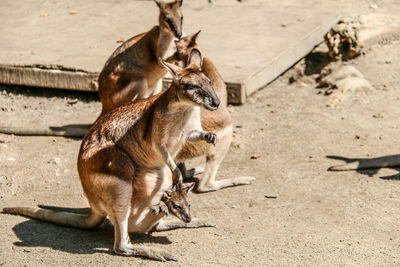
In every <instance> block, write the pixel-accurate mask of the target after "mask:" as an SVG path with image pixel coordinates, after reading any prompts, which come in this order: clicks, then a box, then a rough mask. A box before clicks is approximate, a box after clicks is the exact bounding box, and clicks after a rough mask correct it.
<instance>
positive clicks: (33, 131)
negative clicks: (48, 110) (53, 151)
mask: <svg viewBox="0 0 400 267" xmlns="http://www.w3.org/2000/svg"><path fill="white" fill-rule="evenodd" d="M90 126H91V125H89V124H82V125H66V126H61V127H49V128H47V129H46V128H44V129H37V128H29V127H11V126H0V133H4V134H15V135H29V136H65V137H83V136H85V134H86V133H87V131H88V130H89V128H90Z"/></svg>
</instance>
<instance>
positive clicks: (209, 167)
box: [175, 31, 255, 192]
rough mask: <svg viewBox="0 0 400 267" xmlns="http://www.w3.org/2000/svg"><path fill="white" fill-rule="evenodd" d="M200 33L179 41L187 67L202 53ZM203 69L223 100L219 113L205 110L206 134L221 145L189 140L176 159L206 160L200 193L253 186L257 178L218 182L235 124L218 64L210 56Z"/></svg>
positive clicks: (198, 189)
mask: <svg viewBox="0 0 400 267" xmlns="http://www.w3.org/2000/svg"><path fill="white" fill-rule="evenodd" d="M199 33H200V31H199V32H197V33H195V34H193V35H192V36H190V37H183V38H182V39H180V40H178V41H175V44H176V49H177V52H176V54H177V57H178V58H179V59H180V60H181V61H182V62H183V64H186V62H187V61H188V57H189V55H190V53H191V51H192V50H193V49H195V50H198V51H200V50H199V46H198V45H197V43H196V39H197V37H198V35H199ZM202 70H203V73H204V74H205V75H206V76H207V77H208V78H209V79H210V80H211V84H212V86H213V88H214V90H215V93H216V94H217V96H218V98H219V99H220V100H221V105H220V107H219V109H218V110H216V111H213V112H210V111H209V110H207V109H204V108H203V109H201V112H200V115H201V116H200V117H201V125H202V127H203V129H204V130H205V131H209V132H213V133H215V134H216V135H217V137H218V143H217V144H216V146H212V145H210V144H208V143H206V142H200V143H199V142H196V143H194V142H193V141H190V140H189V141H187V142H186V144H185V145H184V147H183V148H182V150H181V151H180V152H179V154H178V155H177V157H176V158H175V160H176V162H185V161H186V160H188V159H191V158H194V157H199V156H205V157H206V165H205V167H204V173H203V175H202V178H201V179H200V181H199V183H198V185H197V188H196V190H197V191H198V192H209V191H215V190H219V189H222V188H226V187H231V186H237V185H246V184H250V183H251V181H254V180H255V178H254V177H248V176H243V177H235V178H230V179H224V180H219V181H216V180H215V177H216V175H217V171H218V168H219V166H220V164H221V162H222V160H223V159H224V157H225V155H226V153H227V151H228V150H229V147H230V144H231V139H232V122H231V116H230V114H229V112H228V109H227V92H226V85H225V82H224V81H223V79H222V77H221V75H220V74H219V73H218V71H217V69H216V68H215V66H214V64H213V63H212V62H211V61H210V60H209V59H208V58H206V57H204V58H203V62H202ZM180 167H181V169H182V171H183V172H184V175H185V176H193V175H195V174H198V173H201V172H202V171H203V170H202V168H195V169H194V170H192V171H191V173H189V172H186V170H185V167H184V164H180Z"/></svg>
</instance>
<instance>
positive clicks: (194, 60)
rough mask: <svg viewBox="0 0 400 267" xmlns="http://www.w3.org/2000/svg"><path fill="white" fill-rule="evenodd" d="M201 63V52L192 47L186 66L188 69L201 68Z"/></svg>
mask: <svg viewBox="0 0 400 267" xmlns="http://www.w3.org/2000/svg"><path fill="white" fill-rule="evenodd" d="M202 65H203V56H202V55H201V52H200V51H199V50H198V49H196V48H194V49H192V51H190V56H189V58H188V62H187V67H188V68H190V69H200V70H201V66H202Z"/></svg>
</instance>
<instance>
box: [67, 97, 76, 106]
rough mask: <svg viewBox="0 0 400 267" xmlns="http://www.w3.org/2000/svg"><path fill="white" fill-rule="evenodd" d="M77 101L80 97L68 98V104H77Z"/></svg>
mask: <svg viewBox="0 0 400 267" xmlns="http://www.w3.org/2000/svg"><path fill="white" fill-rule="evenodd" d="M76 103H78V99H76V98H75V99H69V100H67V104H69V105H73V104H76Z"/></svg>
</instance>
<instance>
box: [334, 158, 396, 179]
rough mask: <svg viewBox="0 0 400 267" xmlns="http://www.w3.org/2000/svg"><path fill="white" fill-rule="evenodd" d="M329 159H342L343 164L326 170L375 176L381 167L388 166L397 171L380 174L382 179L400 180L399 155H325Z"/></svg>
mask: <svg viewBox="0 0 400 267" xmlns="http://www.w3.org/2000/svg"><path fill="white" fill-rule="evenodd" d="M326 157H327V158H329V159H336V160H342V161H344V162H345V164H343V165H336V166H331V167H329V168H328V171H351V170H354V171H357V172H358V173H360V174H363V175H368V176H369V177H373V176H375V175H376V174H377V173H378V171H379V170H380V169H382V168H390V169H393V170H396V171H398V173H397V174H394V175H389V176H381V177H379V178H381V179H384V180H400V155H389V156H383V157H376V158H346V157H343V156H333V155H328V156H326Z"/></svg>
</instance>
